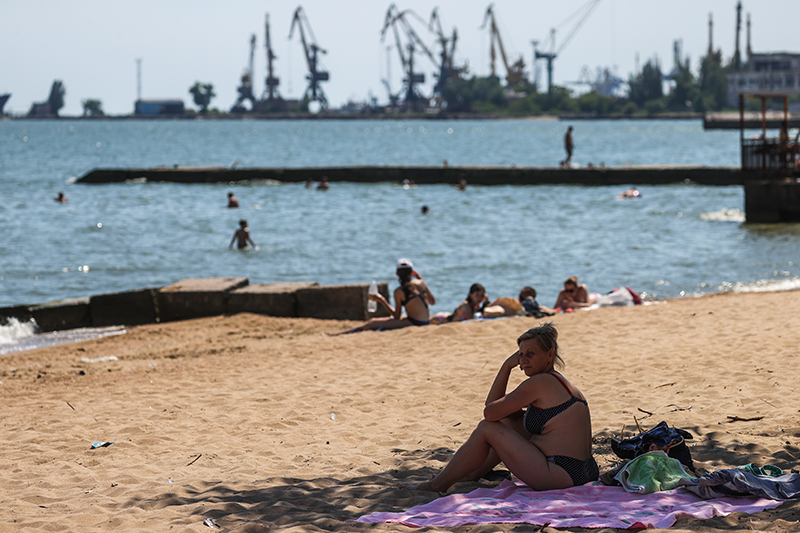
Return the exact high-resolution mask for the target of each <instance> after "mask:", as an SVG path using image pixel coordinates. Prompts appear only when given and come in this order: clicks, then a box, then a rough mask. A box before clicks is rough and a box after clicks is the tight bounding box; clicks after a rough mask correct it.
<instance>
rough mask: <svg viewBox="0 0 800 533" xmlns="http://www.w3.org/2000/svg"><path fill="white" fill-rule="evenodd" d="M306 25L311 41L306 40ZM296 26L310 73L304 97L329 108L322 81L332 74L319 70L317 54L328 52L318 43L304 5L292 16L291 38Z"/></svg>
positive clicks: (322, 107)
mask: <svg viewBox="0 0 800 533" xmlns="http://www.w3.org/2000/svg"><path fill="white" fill-rule="evenodd" d="M304 25H305V27H306V30H307V31H308V35H309V36H310V37H311V42H310V43H308V42H307V41H306V30H304V29H303V26H304ZM295 28H298V31H299V32H300V42H301V43H302V44H303V52H304V53H305V55H306V64H307V65H308V74H307V75H306V79H307V80H308V87H307V88H306V92H305V93H304V94H303V99H304V100H305V99H306V98H308V100H309V101H311V102H315V101H316V102H319V104H320V108H321V109H327V108H328V99H327V98H326V97H325V92H324V91H323V90H322V87H321V86H320V82H322V81H328V79H330V76H329V74H328V71H326V70H319V60H318V58H317V55H318V54H327V53H328V52H327V50H324V49H323V48H320V46H319V45H318V44H317V42H316V41H317V39H316V38H315V37H314V32H312V31H311V25H310V24H309V23H308V19H307V18H306V15H305V12H304V11H303V8H302V6H298V7H297V10H295V12H294V17H292V27H291V29H290V30H289V39H291V38H292V35H294V29H295Z"/></svg>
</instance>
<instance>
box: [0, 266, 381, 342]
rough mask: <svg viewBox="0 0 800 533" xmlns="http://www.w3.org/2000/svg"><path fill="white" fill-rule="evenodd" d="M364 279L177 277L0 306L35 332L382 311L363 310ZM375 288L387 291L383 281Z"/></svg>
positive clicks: (2, 314)
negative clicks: (341, 282) (166, 282)
mask: <svg viewBox="0 0 800 533" xmlns="http://www.w3.org/2000/svg"><path fill="white" fill-rule="evenodd" d="M368 291H369V285H368V284H356V285H327V286H320V285H319V284H317V283H316V282H287V283H266V284H252V285H251V284H250V283H249V281H248V279H247V278H199V279H183V280H180V281H178V282H177V283H173V284H172V285H169V286H166V287H160V288H146V289H137V290H132V291H125V292H118V293H112V294H100V295H96V296H87V297H83V298H72V299H68V300H60V301H57V302H49V303H45V304H39V305H21V306H15V307H5V308H0V324H1V323H4V322H7V321H8V319H9V318H15V319H17V320H20V321H30V320H35V321H36V324H37V326H38V327H39V330H40V331H41V332H49V331H62V330H68V329H76V328H87V327H103V326H133V325H141V324H153V323H157V322H169V321H175V320H187V319H191V318H200V317H206V316H216V315H223V314H236V313H244V312H249V313H257V314H263V315H270V316H279V317H303V318H322V319H337V320H366V319H368V318H370V317H371V316H388V315H387V313H386V310H385V309H384V308H383V307H382V306H378V311H377V312H375V313H369V312H368V311H367V293H368ZM378 291H379V292H380V293H381V294H383V295H384V296H385V297H386V298H388V297H389V292H388V291H389V290H388V285H387V284H386V283H385V282H382V283H379V284H378Z"/></svg>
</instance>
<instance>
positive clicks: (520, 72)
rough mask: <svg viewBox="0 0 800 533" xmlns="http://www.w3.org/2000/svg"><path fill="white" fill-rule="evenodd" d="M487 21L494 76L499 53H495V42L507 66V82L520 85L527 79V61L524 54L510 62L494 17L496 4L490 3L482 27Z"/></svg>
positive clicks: (482, 27)
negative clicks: (523, 57)
mask: <svg viewBox="0 0 800 533" xmlns="http://www.w3.org/2000/svg"><path fill="white" fill-rule="evenodd" d="M487 23H488V24H489V35H490V45H489V58H490V59H491V72H492V76H497V70H496V68H495V60H496V57H497V54H496V53H495V43H497V48H499V49H500V57H501V58H502V59H503V66H505V68H506V83H507V84H508V86H509V87H515V86H517V85H520V84H521V83H522V82H523V81H524V80H525V72H524V70H525V62H524V61H523V59H522V56H520V58H519V59H518V60H517V61H515V62H514V64H513V65H511V64H509V63H508V56H507V55H506V49H505V47H504V46H503V39H502V38H501V37H500V30H498V29H497V21H496V20H495V17H494V4H489V7H488V8H487V9H486V14H485V15H484V17H483V24H482V25H481V29H484V28H485V27H486V24H487Z"/></svg>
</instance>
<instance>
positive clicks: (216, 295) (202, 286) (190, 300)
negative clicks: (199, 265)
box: [158, 278, 249, 321]
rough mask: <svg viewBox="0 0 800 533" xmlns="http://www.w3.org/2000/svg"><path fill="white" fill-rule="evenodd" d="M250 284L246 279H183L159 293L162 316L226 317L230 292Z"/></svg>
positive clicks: (169, 317)
mask: <svg viewBox="0 0 800 533" xmlns="http://www.w3.org/2000/svg"><path fill="white" fill-rule="evenodd" d="M248 283H249V281H248V279H247V278H200V279H182V280H180V281H179V282H177V283H173V284H172V285H169V286H167V287H164V288H162V289H161V290H159V292H158V310H159V317H160V318H161V320H162V321H171V320H186V319H189V318H199V317H204V316H214V315H222V314H225V312H226V311H227V303H228V297H229V294H230V292H232V291H234V290H236V289H239V288H241V287H245V286H246V285H247V284H248Z"/></svg>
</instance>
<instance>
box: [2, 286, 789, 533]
mask: <svg viewBox="0 0 800 533" xmlns="http://www.w3.org/2000/svg"><path fill="white" fill-rule="evenodd" d="M540 322H542V321H541V320H535V319H532V318H506V319H497V320H488V321H473V322H468V323H460V324H447V325H443V326H429V327H420V328H417V327H412V328H406V329H402V330H397V331H389V332H363V333H358V334H353V335H345V336H340V337H332V338H328V337H324V336H323V335H322V334H323V333H330V332H334V331H340V330H342V329H344V328H345V327H349V326H352V325H355V324H356V323H354V322H339V321H323V320H313V319H289V318H273V317H267V316H259V315H252V314H239V315H234V316H219V317H212V318H207V319H198V320H192V321H186V322H174V323H165V324H155V325H148V326H140V327H135V328H131V329H130V330H129V332H128V333H126V334H124V335H120V336H116V337H108V338H104V339H99V340H93V341H86V342H81V343H72V344H64V345H59V346H54V347H49V348H43V349H39V350H34V351H27V352H20V353H14V354H9V355H6V356H3V357H0V381H1V382H2V385H0V398H2V412H3V416H2V432H0V447H1V448H2V450H3V453H2V454H0V470H1V471H2V472H3V483H2V487H0V531H88V532H92V531H110V530H115V531H142V532H145V531H146V532H148V533H153V532H162V531H197V532H202V531H211V528H209V527H208V526H205V525H204V524H203V521H204V520H205V519H207V518H213V519H214V520H215V521H216V522H217V524H219V526H220V527H221V530H222V531H228V532H233V531H236V532H258V531H276V530H280V531H367V530H369V531H407V530H409V528H407V527H405V526H402V525H398V524H361V523H352V522H351V521H352V520H355V519H356V518H358V517H360V516H362V515H364V514H367V513H370V512H375V511H401V510H405V509H407V508H409V507H411V506H413V505H417V504H421V503H425V502H428V501H430V500H432V499H433V498H435V495H430V494H427V493H417V492H414V491H411V490H408V489H404V488H400V487H401V485H403V484H405V485H408V484H413V483H414V482H420V481H422V480H425V479H428V478H429V477H430V476H431V475H432V474H433V473H434V472H435V471H437V470H438V469H439V468H441V466H442V465H443V464H444V462H445V461H446V460H447V459H448V458H449V457H450V455H451V454H452V453H453V451H454V450H455V449H456V448H457V447H458V446H459V445H460V444H461V443H462V442H463V441H464V440H465V439H466V438H467V436H468V435H469V433H470V431H471V430H472V428H473V427H474V425H475V424H476V423H477V422H478V421H479V419H480V417H481V413H482V409H483V402H484V399H485V396H486V393H487V391H488V390H489V386H490V385H491V381H492V379H493V378H494V375H495V373H496V371H497V369H498V368H499V366H500V364H501V363H502V361H503V360H504V359H505V358H506V357H507V356H508V355H509V354H510V353H512V352H513V351H514V350H515V349H516V342H515V340H516V337H517V336H518V335H519V334H520V333H522V332H523V331H525V330H526V329H528V328H530V327H533V326H534V325H536V324H538V323H540ZM553 322H554V323H555V324H556V325H557V326H558V328H559V333H560V338H559V342H560V344H561V350H562V356H563V358H564V359H565V361H566V364H567V366H566V368H565V369H564V374H565V375H566V376H568V377H569V379H570V380H572V381H573V382H574V383H575V384H576V385H577V386H579V387H580V388H581V390H582V391H583V392H584V394H585V395H586V397H587V399H588V401H589V406H590V408H591V412H592V420H593V428H592V429H593V433H594V436H595V439H594V440H595V445H594V451H595V455H596V458H597V461H598V463H599V465H600V468H601V472H603V471H606V470H608V469H610V468H611V467H613V466H614V465H616V464H618V463H619V462H620V460H619V459H617V458H616V456H615V455H614V454H613V453H612V451H611V446H610V439H611V438H612V437H616V436H619V435H620V433H623V432H624V436H628V437H629V436H632V435H634V434H635V433H637V432H638V431H637V429H636V424H637V421H638V423H639V424H640V425H641V426H642V427H643V428H649V427H652V426H653V425H655V424H657V423H658V422H660V421H662V420H665V421H667V422H668V423H669V424H670V425H672V426H676V427H680V428H683V429H686V430H688V431H690V432H691V433H692V434H693V435H694V437H695V438H694V440H693V441H688V443H689V445H690V449H691V452H692V456H693V458H694V460H695V463H696V465H697V466H698V468H699V470H700V471H701V472H702V471H710V470H716V469H719V468H729V467H734V466H738V465H743V464H746V463H751V462H752V463H756V464H758V465H765V464H772V465H777V466H779V467H781V468H783V469H784V470H786V471H794V472H798V466H800V465H799V463H800V412H799V410H800V404H799V403H798V391H797V388H798V387H799V386H800V385H798V384H800V365H798V364H797V363H798V358H799V356H800V292H798V291H791V292H775V293H746V294H722V295H714V296H706V297H702V298H687V299H679V300H668V301H663V302H659V303H656V304H653V305H648V306H637V307H626V308H603V309H599V310H595V311H586V312H578V313H573V314H565V315H559V316H556V317H553ZM112 356H113V357H116V360H107V359H108V358H110V357H112ZM103 359H106V360H103ZM86 361H95V362H86ZM523 377H524V375H523V374H522V372H519V373H518V374H517V375H516V376H515V377H514V378H512V380H515V381H512V385H515V384H516V383H518V382H519V381H520V380H521V379H522V378H523ZM98 441H111V442H113V443H114V444H111V445H109V446H107V447H101V448H97V449H92V448H91V444H92V443H93V442H98ZM479 486H492V483H489V482H485V483H483V484H478V483H460V484H457V485H456V486H455V487H454V489H453V490H454V491H457V492H467V491H470V490H472V489H474V488H477V487H479ZM798 520H800V503H797V502H787V503H785V504H783V505H781V506H780V507H778V508H777V509H773V510H769V511H764V512H760V513H757V514H754V515H743V514H734V515H730V516H728V517H719V518H713V519H709V520H698V519H688V518H682V519H679V520H678V522H677V523H676V524H675V525H674V526H673V527H672V528H670V531H699V532H717V531H719V532H722V531H724V532H726V533H727V532H731V531H752V530H757V531H787V530H790V531H799V530H800V522H798ZM450 529H451V530H455V531H460V532H461V531H463V532H466V531H470V532H481V533H483V532H486V533H488V532H494V531H538V528H537V527H534V526H520V525H513V524H505V525H504V524H494V525H489V526H463V527H458V528H450ZM429 530H430V529H429ZM544 530H545V531H551V532H553V531H556V530H554V529H551V528H545V529H544ZM576 531H577V529H576ZM600 531H611V530H608V529H607V530H600Z"/></svg>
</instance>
